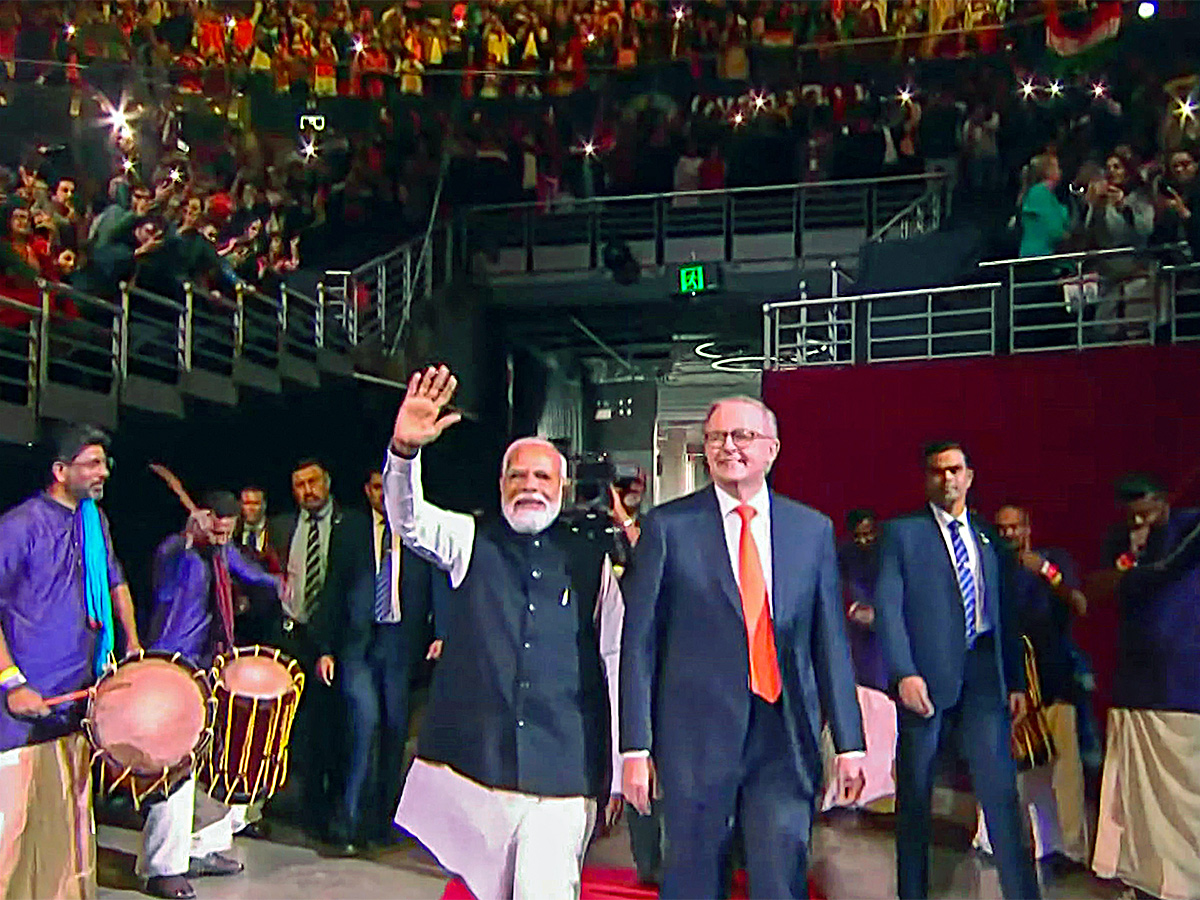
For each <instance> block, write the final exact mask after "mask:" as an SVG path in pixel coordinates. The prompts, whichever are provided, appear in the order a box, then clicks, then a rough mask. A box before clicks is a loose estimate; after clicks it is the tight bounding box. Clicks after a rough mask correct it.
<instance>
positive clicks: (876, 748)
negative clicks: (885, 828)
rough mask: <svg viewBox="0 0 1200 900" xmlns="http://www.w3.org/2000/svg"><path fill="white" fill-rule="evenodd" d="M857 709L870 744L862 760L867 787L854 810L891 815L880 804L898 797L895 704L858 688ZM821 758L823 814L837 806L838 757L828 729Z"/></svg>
mask: <svg viewBox="0 0 1200 900" xmlns="http://www.w3.org/2000/svg"><path fill="white" fill-rule="evenodd" d="M857 690H858V707H859V709H860V710H862V720H863V734H864V735H865V736H866V740H867V755H866V757H865V758H864V759H863V773H864V774H865V775H866V779H867V780H866V784H865V785H864V786H863V791H862V794H861V795H860V796H859V798H858V800H856V801H855V802H854V803H853V804H851V805H853V806H859V807H867V808H869V809H871V810H873V811H877V812H891V810H892V808H894V807H893V805H892V803H891V802H888V803H886V804H883V803H881V801H885V800H888V801H890V799H891V798H894V797H895V796H896V780H895V767H896V704H895V703H893V702H892V700H891V698H889V697H888V696H887V694H885V693H883V692H882V691H877V690H875V689H874V688H869V687H863V686H862V685H861V684H860V685H858V686H857ZM821 751H822V752H821V756H822V759H823V760H824V763H825V797H824V799H823V800H822V803H821V811H822V812H824V811H825V810H827V809H829V808H830V807H833V806H836V805H837V779H836V778H835V777H834V772H833V761H834V756H835V751H834V746H833V737H832V736H831V735H830V733H829V728H828V727H826V728H825V729H824V730H823V732H822V735H821Z"/></svg>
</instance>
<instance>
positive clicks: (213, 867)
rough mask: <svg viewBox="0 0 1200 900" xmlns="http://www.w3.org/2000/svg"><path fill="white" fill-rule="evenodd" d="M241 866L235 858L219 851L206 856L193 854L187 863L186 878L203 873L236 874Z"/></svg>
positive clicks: (195, 876) (201, 876) (202, 875)
mask: <svg viewBox="0 0 1200 900" xmlns="http://www.w3.org/2000/svg"><path fill="white" fill-rule="evenodd" d="M244 868H246V867H245V866H243V865H242V864H241V863H240V862H238V861H237V860H236V859H232V858H230V857H228V856H224V855H223V854H220V853H210V854H208V855H207V856H200V857H196V856H193V857H192V859H191V861H190V862H189V863H188V870H187V877H188V878H203V877H204V876H205V875H236V874H237V873H238V872H240V871H242V870H243V869H244Z"/></svg>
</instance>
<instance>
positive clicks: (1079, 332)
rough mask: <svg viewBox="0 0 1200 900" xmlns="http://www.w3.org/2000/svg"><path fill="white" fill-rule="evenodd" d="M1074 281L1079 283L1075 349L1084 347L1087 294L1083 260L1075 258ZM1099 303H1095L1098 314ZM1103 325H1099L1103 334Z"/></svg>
mask: <svg viewBox="0 0 1200 900" xmlns="http://www.w3.org/2000/svg"><path fill="white" fill-rule="evenodd" d="M1075 283H1076V284H1079V302H1078V304H1075V306H1076V310H1075V349H1076V350H1081V349H1084V318H1085V316H1086V313H1087V296H1086V295H1085V294H1084V260H1082V259H1076V260H1075ZM1099 311H1100V305H1099V304H1097V305H1096V312H1097V314H1099ZM1103 328H1104V326H1103V325H1100V329H1102V334H1103Z"/></svg>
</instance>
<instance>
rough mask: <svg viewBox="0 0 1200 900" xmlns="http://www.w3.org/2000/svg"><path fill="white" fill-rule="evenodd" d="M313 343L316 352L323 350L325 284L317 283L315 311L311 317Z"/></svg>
mask: <svg viewBox="0 0 1200 900" xmlns="http://www.w3.org/2000/svg"><path fill="white" fill-rule="evenodd" d="M313 343H314V344H315V345H316V347H317V349H318V350H323V349H325V282H324V281H318V282H317V309H316V315H314V316H313Z"/></svg>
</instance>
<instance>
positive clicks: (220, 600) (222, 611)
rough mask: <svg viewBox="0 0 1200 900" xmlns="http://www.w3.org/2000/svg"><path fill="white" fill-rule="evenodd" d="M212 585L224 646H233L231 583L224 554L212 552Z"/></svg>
mask: <svg viewBox="0 0 1200 900" xmlns="http://www.w3.org/2000/svg"><path fill="white" fill-rule="evenodd" d="M213 585H214V587H215V589H216V594H217V612H218V614H219V615H220V616H221V626H222V630H223V631H224V634H225V648H226V649H231V648H232V647H233V585H232V583H231V582H230V580H229V564H228V563H227V562H226V561H225V554H224V553H223V552H217V553H215V554H213Z"/></svg>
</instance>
